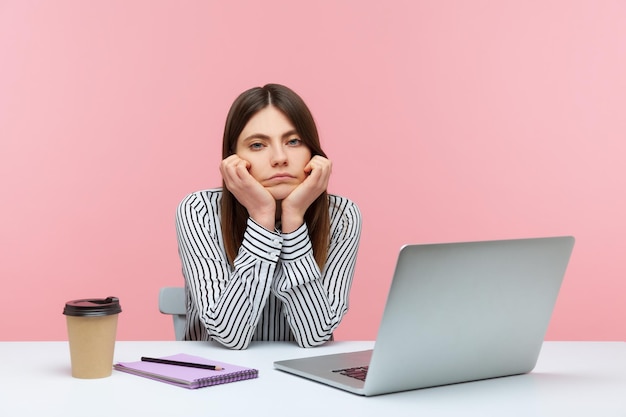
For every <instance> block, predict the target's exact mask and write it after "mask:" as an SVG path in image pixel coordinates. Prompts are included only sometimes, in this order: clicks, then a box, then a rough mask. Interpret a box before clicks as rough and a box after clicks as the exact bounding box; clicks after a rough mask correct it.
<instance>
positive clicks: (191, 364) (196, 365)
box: [141, 356, 224, 371]
mask: <svg viewBox="0 0 626 417" xmlns="http://www.w3.org/2000/svg"><path fill="white" fill-rule="evenodd" d="M141 360H142V361H143V362H154V363H163V364H165V365H176V366H186V367H188V368H200V369H210V370H212V371H222V370H224V368H222V367H221V366H217V365H205V364H203V363H195V362H181V361H172V360H169V359H159V358H147V357H145V356H142V357H141Z"/></svg>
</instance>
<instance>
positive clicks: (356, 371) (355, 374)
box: [333, 366, 369, 381]
mask: <svg viewBox="0 0 626 417" xmlns="http://www.w3.org/2000/svg"><path fill="white" fill-rule="evenodd" d="M368 368H369V366H357V367H356V368H346V369H335V370H334V371H333V372H336V373H339V374H341V375H345V376H349V377H351V378H356V379H360V380H361V381H365V377H366V376H367V369H368Z"/></svg>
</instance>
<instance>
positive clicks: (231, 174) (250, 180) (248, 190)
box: [220, 155, 276, 230]
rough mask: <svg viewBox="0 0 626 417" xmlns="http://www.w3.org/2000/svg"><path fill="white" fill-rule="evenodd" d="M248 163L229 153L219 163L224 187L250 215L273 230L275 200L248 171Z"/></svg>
mask: <svg viewBox="0 0 626 417" xmlns="http://www.w3.org/2000/svg"><path fill="white" fill-rule="evenodd" d="M249 168H250V163H249V162H248V161H246V160H244V159H241V158H240V157H239V156H237V155H231V156H229V157H228V158H226V159H224V160H223V161H222V163H221V164H220V172H221V173H222V178H223V179H224V184H225V185H226V188H228V190H229V191H230V192H231V193H232V194H233V196H235V198H236V199H237V201H239V203H241V205H242V206H244V207H245V208H246V210H248V214H249V215H250V217H251V218H252V219H253V220H254V221H255V222H257V223H259V224H260V225H261V226H263V227H265V228H266V229H268V230H274V225H275V216H276V201H275V200H274V197H273V196H272V195H271V194H270V192H269V191H267V190H266V189H265V187H263V186H262V185H261V184H260V183H259V182H258V181H257V180H256V179H254V177H253V176H252V175H250V172H248V169H249Z"/></svg>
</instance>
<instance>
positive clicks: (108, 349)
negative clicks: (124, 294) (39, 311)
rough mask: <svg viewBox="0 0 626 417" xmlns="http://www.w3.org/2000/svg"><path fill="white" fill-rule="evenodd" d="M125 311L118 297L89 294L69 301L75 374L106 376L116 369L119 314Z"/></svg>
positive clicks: (87, 376) (68, 328)
mask: <svg viewBox="0 0 626 417" xmlns="http://www.w3.org/2000/svg"><path fill="white" fill-rule="evenodd" d="M121 312H122V308H121V307H120V300H119V299H118V298H116V297H107V298H89V299H82V300H73V301H68V302H67V303H65V308H64V309H63V314H64V315H65V317H66V320H67V336H68V340H69V344H70V359H71V361H72V376H73V377H75V378H85V379H92V378H105V377H107V376H110V375H111V372H112V369H113V351H114V349H115V335H116V332H117V317H118V314H119V313H121Z"/></svg>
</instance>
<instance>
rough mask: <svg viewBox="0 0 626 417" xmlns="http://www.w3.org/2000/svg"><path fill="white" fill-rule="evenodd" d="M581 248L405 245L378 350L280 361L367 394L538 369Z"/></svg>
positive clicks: (280, 365)
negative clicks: (560, 297) (563, 289)
mask: <svg viewBox="0 0 626 417" xmlns="http://www.w3.org/2000/svg"><path fill="white" fill-rule="evenodd" d="M573 246H574V238H573V237H569V236H564V237H548V238H533V239H515V240H500V241H483V242H461V243H443V244H428V245H407V246H404V247H402V248H401V250H400V253H399V255H398V259H397V263H396V268H395V273H394V276H393V279H392V283H391V288H390V290H389V294H388V297H387V302H386V305H385V309H384V312H383V317H382V321H381V323H380V326H379V329H378V335H377V338H376V343H375V345H374V349H373V350H368V351H362V352H352V353H343V354H334V355H325V356H315V357H309V358H299V359H288V360H280V361H276V362H274V367H275V368H276V369H278V370H281V371H285V372H289V373H292V374H295V375H298V376H301V377H305V378H309V379H312V380H314V381H317V382H322V383H325V384H328V385H331V386H333V387H336V388H341V389H344V390H347V391H350V392H352V393H355V394H360V395H366V396H369V395H378V394H386V393H392V392H398V391H406V390H412V389H418V388H427V387H434V386H441V385H447V384H453V383H460V382H468V381H475V380H482V379H488V378H494V377H502V376H510V375H517V374H524V373H528V372H530V371H531V370H532V369H533V368H534V367H535V364H536V363H537V358H538V356H539V352H540V350H541V346H542V343H543V339H544V336H545V333H546V331H547V327H548V324H549V321H550V317H551V315H552V310H553V307H554V304H555V302H556V299H557V295H558V293H559V289H560V287H561V283H562V280H563V277H564V274H565V271H566V268H567V265H568V263H569V259H570V255H571V252H572V249H573ZM370 279H376V278H375V277H371V278H370ZM351 372H355V373H357V374H360V375H357V376H360V377H361V379H357V378H354V377H352V376H350V375H348V374H349V373H351Z"/></svg>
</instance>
